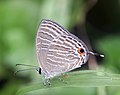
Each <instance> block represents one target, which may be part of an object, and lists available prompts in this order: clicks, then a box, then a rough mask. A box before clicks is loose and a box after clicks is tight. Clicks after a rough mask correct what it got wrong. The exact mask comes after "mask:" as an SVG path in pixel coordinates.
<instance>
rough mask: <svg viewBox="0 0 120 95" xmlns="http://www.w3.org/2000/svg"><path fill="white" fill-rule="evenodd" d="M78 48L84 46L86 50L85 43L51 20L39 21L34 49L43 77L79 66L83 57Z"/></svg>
mask: <svg viewBox="0 0 120 95" xmlns="http://www.w3.org/2000/svg"><path fill="white" fill-rule="evenodd" d="M78 48H84V50H85V51H86V52H87V47H86V45H85V44H84V43H83V42H82V41H81V40H80V39H78V38H77V37H76V36H74V35H72V34H71V33H70V32H68V31H67V30H65V29H64V28H63V27H62V26H60V25H58V24H57V23H56V22H53V21H51V20H42V21H41V23H40V25H39V29H38V32H37V37H36V51H37V58H38V61H39V65H40V68H41V71H42V74H43V76H44V77H45V78H51V77H54V76H56V75H58V74H61V73H64V72H67V71H70V70H72V69H75V68H78V67H80V66H81V65H82V64H83V62H84V60H83V59H84V58H82V57H81V56H79V54H78V52H77V49H78ZM86 56H87V55H86ZM86 56H85V57H86ZM86 60H87V57H86ZM86 60H85V61H86ZM84 63H85V62H84Z"/></svg>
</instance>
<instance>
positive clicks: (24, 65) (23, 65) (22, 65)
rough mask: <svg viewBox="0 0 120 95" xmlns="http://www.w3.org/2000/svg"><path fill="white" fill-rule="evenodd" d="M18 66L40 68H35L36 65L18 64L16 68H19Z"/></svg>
mask: <svg viewBox="0 0 120 95" xmlns="http://www.w3.org/2000/svg"><path fill="white" fill-rule="evenodd" d="M18 65H21V66H28V67H37V68H38V66H34V65H26V64H16V66H18Z"/></svg>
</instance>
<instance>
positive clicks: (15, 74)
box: [14, 68, 37, 75]
mask: <svg viewBox="0 0 120 95" xmlns="http://www.w3.org/2000/svg"><path fill="white" fill-rule="evenodd" d="M35 69H36V70H37V68H28V69H22V70H17V71H15V72H14V75H16V74H17V73H19V72H23V71H28V70H35Z"/></svg>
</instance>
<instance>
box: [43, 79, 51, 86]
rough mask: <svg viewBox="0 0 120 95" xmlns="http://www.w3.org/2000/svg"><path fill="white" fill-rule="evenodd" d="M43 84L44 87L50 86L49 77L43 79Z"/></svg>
mask: <svg viewBox="0 0 120 95" xmlns="http://www.w3.org/2000/svg"><path fill="white" fill-rule="evenodd" d="M43 85H44V86H46V87H50V86H51V83H50V79H48V78H47V79H44V82H43Z"/></svg>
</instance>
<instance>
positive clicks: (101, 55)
mask: <svg viewBox="0 0 120 95" xmlns="http://www.w3.org/2000/svg"><path fill="white" fill-rule="evenodd" d="M89 54H92V55H95V56H100V57H104V55H103V54H98V53H94V52H91V51H89Z"/></svg>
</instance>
